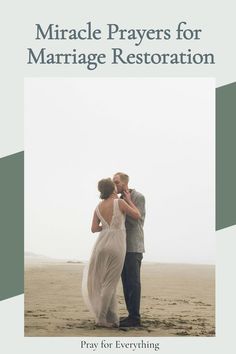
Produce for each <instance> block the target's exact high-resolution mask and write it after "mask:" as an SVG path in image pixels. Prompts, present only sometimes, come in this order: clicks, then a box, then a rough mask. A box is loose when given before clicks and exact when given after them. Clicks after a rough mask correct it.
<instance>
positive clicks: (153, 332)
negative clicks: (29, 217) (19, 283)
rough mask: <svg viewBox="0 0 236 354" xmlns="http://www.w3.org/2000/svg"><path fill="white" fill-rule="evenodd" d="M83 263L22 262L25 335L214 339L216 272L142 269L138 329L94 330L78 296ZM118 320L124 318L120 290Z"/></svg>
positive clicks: (209, 269)
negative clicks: (199, 337)
mask: <svg viewBox="0 0 236 354" xmlns="http://www.w3.org/2000/svg"><path fill="white" fill-rule="evenodd" d="M83 267H84V264H83V263H67V262H40V261H37V262H32V263H31V262H30V263H29V262H26V264H25V336H32V337H37V336H43V337H48V336H49V337H67V336H74V337H84V336H89V337H96V336H97V337H110V336H111V337H116V336H120V337H147V336H148V337H172V336H214V335H215V267H214V266H211V265H189V264H159V263H143V265H142V300H141V315H142V327H140V328H129V329H124V328H123V329H122V328H114V329H107V328H97V327H96V326H95V322H94V320H93V317H92V316H91V314H90V313H89V311H88V310H87V309H86V307H85V305H84V302H83V299H82V295H81V279H82V271H83ZM117 295H118V302H119V315H120V316H126V315H127V312H126V308H125V304H124V298H123V292H122V285H121V283H119V286H118V292H117Z"/></svg>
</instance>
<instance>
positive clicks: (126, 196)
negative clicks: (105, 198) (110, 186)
mask: <svg viewBox="0 0 236 354" xmlns="http://www.w3.org/2000/svg"><path fill="white" fill-rule="evenodd" d="M123 196H124V200H125V201H126V202H127V203H129V202H131V195H130V192H129V190H126V191H124V192H123Z"/></svg>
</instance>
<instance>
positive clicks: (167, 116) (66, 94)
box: [25, 78, 215, 263]
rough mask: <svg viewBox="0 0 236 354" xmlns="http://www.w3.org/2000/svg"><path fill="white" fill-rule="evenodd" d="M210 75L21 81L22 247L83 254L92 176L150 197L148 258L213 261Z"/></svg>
mask: <svg viewBox="0 0 236 354" xmlns="http://www.w3.org/2000/svg"><path fill="white" fill-rule="evenodd" d="M214 114H215V112H214V80H212V79H190V78H189V79H156V78H155V79H154V78H153V79H152V78H130V79H129V78H122V79H119V78H95V79H82V78H80V79H79V78H78V79H71V78H57V79H52V78H43V79H37V78H30V79H26V80H25V206H26V223H25V225H26V237H25V249H26V250H27V251H32V252H35V253H39V254H43V255H46V256H50V257H55V258H73V259H78V260H86V259H88V257H89V255H90V252H91V248H92V245H93V244H94V242H95V238H96V235H92V234H91V233H90V224H91V219H92V214H93V211H94V208H95V206H96V205H97V203H98V202H99V199H98V191H97V182H98V180H99V179H101V178H104V177H108V176H112V175H113V174H114V173H115V172H117V171H124V172H126V173H128V174H129V175H130V179H131V181H130V187H133V188H135V189H137V190H138V191H140V192H141V193H143V194H144V195H145V197H146V209H147V216H146V221H145V245H146V253H145V258H144V260H146V261H157V262H187V263H214V261H215V254H214V251H215V234H214Z"/></svg>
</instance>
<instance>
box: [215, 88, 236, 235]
mask: <svg viewBox="0 0 236 354" xmlns="http://www.w3.org/2000/svg"><path fill="white" fill-rule="evenodd" d="M235 224H236V83H233V84H230V85H226V86H223V87H219V88H217V89H216V230H219V229H223V228H225V227H228V226H232V225H235ZM235 237H236V235H235Z"/></svg>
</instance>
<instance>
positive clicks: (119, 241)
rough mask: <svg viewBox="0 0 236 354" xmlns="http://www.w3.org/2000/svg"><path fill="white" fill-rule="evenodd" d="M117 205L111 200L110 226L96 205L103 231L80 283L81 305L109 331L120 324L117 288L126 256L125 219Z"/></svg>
mask: <svg viewBox="0 0 236 354" xmlns="http://www.w3.org/2000/svg"><path fill="white" fill-rule="evenodd" d="M118 203H119V199H114V201H113V215H112V219H111V222H110V225H109V224H108V223H107V222H106V221H105V220H104V219H103V217H102V215H101V214H100V211H99V205H98V206H97V208H96V213H97V215H98V218H99V219H100V220H101V223H102V231H101V232H100V233H99V236H98V239H97V241H96V243H95V245H94V248H93V251H92V255H91V258H90V261H89V263H88V265H87V266H86V267H85V269H84V273H83V281H82V293H83V297H84V301H85V303H86V304H87V307H88V308H89V310H90V311H91V313H92V314H93V316H94V317H95V320H96V323H97V324H99V325H104V326H108V327H110V326H113V325H118V324H119V317H118V313H117V298H116V288H117V284H118V281H119V279H120V276H121V272H122V268H123V264H124V259H125V253H126V231H125V215H124V214H123V213H122V212H121V210H120V208H119V204H118Z"/></svg>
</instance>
